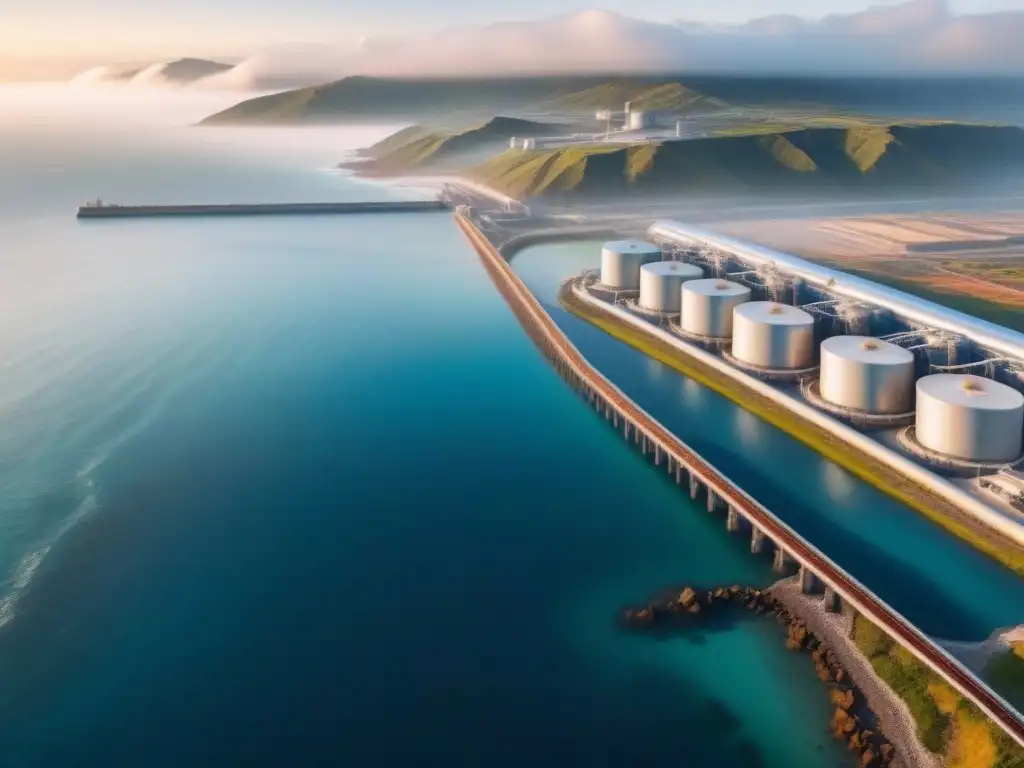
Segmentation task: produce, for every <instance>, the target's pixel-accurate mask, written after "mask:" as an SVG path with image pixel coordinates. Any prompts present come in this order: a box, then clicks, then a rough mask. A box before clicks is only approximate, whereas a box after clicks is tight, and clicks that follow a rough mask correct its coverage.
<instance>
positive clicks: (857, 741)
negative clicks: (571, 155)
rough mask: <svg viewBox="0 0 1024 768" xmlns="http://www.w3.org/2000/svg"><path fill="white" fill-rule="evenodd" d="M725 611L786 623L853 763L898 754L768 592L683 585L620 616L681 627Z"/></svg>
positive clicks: (853, 690) (830, 657)
mask: <svg viewBox="0 0 1024 768" xmlns="http://www.w3.org/2000/svg"><path fill="white" fill-rule="evenodd" d="M726 610H747V611H750V612H752V613H754V614H758V615H765V616H773V617H775V618H776V619H777V620H778V621H779V622H781V623H782V624H784V625H785V626H786V647H787V648H788V649H789V650H791V651H794V652H803V653H808V654H809V655H810V657H811V660H812V661H813V663H814V669H815V672H816V673H817V675H818V677H819V678H820V679H821V680H822V682H824V683H825V684H827V685H828V686H829V697H830V699H831V701H832V705H833V706H834V708H835V709H834V711H833V713H832V720H831V724H830V728H831V731H832V735H833V736H834V737H835V738H836V739H839V740H841V741H843V742H845V743H846V745H847V746H848V747H849V749H850V751H851V752H853V753H854V754H855V755H856V756H857V765H859V766H860V767H861V768H883V767H884V766H888V765H890V764H891V763H892V762H893V761H894V760H895V759H896V750H895V748H894V747H893V746H892V744H890V743H889V742H888V741H887V740H886V739H885V738H884V737H883V736H882V735H881V734H880V733H879V730H878V728H877V727H876V725H875V721H876V719H875V716H874V714H873V713H872V712H871V710H870V708H869V707H868V705H867V702H866V700H865V698H864V697H863V696H862V695H861V693H860V691H859V690H858V689H857V687H856V686H855V685H853V683H852V681H851V680H850V676H849V674H848V673H847V672H846V670H845V669H843V666H842V664H840V663H839V660H838V659H837V658H836V654H835V653H833V652H832V650H831V649H830V648H829V647H828V645H827V644H826V643H824V642H822V641H821V640H820V639H819V638H818V637H816V636H815V635H814V633H813V632H811V630H810V629H809V628H808V627H807V624H806V623H804V622H803V621H802V620H801V619H800V618H799V617H797V616H796V615H794V614H793V613H792V612H791V611H790V610H789V609H788V608H787V607H786V606H785V605H784V604H783V603H782V602H780V601H779V600H777V599H776V598H775V597H773V596H772V595H771V593H770V592H768V591H766V590H761V589H756V588H754V587H743V586H740V585H738V584H736V585H733V586H731V587H715V588H713V589H708V590H700V589H694V588H693V587H685V588H684V589H681V590H673V591H671V592H670V593H668V594H666V595H665V596H663V597H662V598H660V599H657V600H653V601H651V602H649V603H646V604H645V605H642V606H638V607H632V608H626V609H624V610H623V611H622V613H621V616H620V619H621V621H622V623H623V625H625V626H626V627H629V628H632V629H638V630H654V629H657V630H678V631H685V630H686V628H687V627H695V626H697V625H698V622H701V621H706V620H707V619H708V618H710V617H711V616H713V615H714V614H715V613H716V612H719V611H726Z"/></svg>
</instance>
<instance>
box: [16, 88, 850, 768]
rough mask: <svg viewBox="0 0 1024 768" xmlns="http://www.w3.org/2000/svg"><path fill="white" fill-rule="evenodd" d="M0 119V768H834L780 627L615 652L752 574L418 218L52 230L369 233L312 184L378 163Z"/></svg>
mask: <svg viewBox="0 0 1024 768" xmlns="http://www.w3.org/2000/svg"><path fill="white" fill-rule="evenodd" d="M12 94H13V95H15V96H17V97H18V98H22V99H26V100H27V101H31V104H30V107H31V109H29V108H26V109H25V111H24V112H22V113H20V117H19V118H18V119H16V120H14V121H13V124H12V123H10V122H8V123H5V124H4V125H3V126H0V165H2V167H3V168H4V169H5V174H4V175H3V176H0V230H2V231H3V232H4V248H3V250H2V252H0V306H3V307H4V310H5V320H6V322H5V323H4V324H3V325H2V327H0V370H2V374H3V375H2V376H0V427H2V428H0V578H2V580H3V585H2V593H0V594H2V598H0V600H2V602H0V623H2V626H0V721H2V722H3V723H4V727H3V729H0V755H2V762H3V764H4V765H11V766H46V767H47V768H50V767H51V766H62V765H76V766H93V765H96V766H100V765H103V766H109V765H147V766H164V765H166V766H180V765H254V766H256V765H267V766H270V765H275V766H276V765H325V764H345V765H367V766H370V765H372V766H379V765H402V766H406V765H508V766H517V767H518V766H522V765H565V764H575V763H586V764H590V765H608V766H612V765H615V766H619V765H633V764H637V763H641V762H642V763H645V764H651V765H668V764H679V763H682V762H685V764H687V765H691V766H737V767H740V766H742V767H743V768H750V767H752V766H778V767H779V768H782V767H783V766H785V767H787V768H788V767H791V766H796V767H801V766H806V767H807V768H820V767H821V766H826V765H845V764H847V761H848V760H849V757H848V756H847V755H846V754H845V752H844V751H843V750H840V749H839V747H838V746H837V745H835V744H833V743H832V742H831V740H830V737H829V736H828V735H827V732H826V723H827V719H828V712H829V710H828V705H827V698H826V695H825V691H824V690H823V688H822V687H821V686H820V684H819V683H818V681H817V680H816V678H815V676H814V674H813V670H812V668H811V665H810V664H809V662H808V660H807V659H806V658H801V657H799V656H795V655H791V654H788V653H787V652H786V651H785V650H784V648H783V646H782V640H783V638H782V634H781V631H780V629H779V628H778V627H777V626H775V625H772V624H767V623H756V622H751V621H740V622H739V623H736V624H733V625H726V626H716V627H715V628H713V629H712V628H708V630H707V631H706V632H703V633H699V634H693V635H690V636H688V637H686V638H679V639H673V640H664V641H655V640H652V639H650V638H645V637H638V636H632V635H628V634H624V633H622V632H621V631H620V630H619V629H618V628H617V627H616V625H615V621H614V619H615V615H616V612H617V610H618V608H620V607H621V605H622V604H623V603H626V602H631V601H634V600H637V599H642V598H644V597H647V596H648V595H649V594H650V593H651V592H653V591H656V590H659V589H660V588H662V587H663V586H665V585H668V584H676V583H686V582H700V583H709V584H713V583H721V582H734V581H739V582H750V583H767V582H768V581H769V580H770V578H771V575H770V573H769V570H768V563H767V561H766V560H763V559H756V558H751V557H749V555H748V554H747V551H746V550H747V545H746V543H745V542H742V541H740V540H739V539H733V538H730V537H727V536H726V535H725V534H724V532H723V531H722V526H721V521H720V520H718V519H716V518H715V517H713V516H709V515H707V514H706V513H705V512H703V510H701V509H700V507H699V506H695V505H693V504H691V503H690V502H689V501H688V500H687V499H686V498H685V497H684V496H683V495H681V494H680V493H679V492H678V491H677V489H676V488H675V487H674V486H673V485H672V484H671V483H670V482H669V480H668V478H667V477H666V476H664V475H662V474H661V473H660V472H657V471H655V470H654V469H652V468H651V467H649V466H648V465H647V464H645V463H644V461H643V460H642V459H641V458H640V457H639V456H638V455H637V454H636V453H634V452H632V451H631V450H630V449H629V448H627V447H626V445H625V444H624V443H623V442H622V441H621V439H620V438H619V437H618V435H617V433H615V432H613V431H611V430H610V429H608V428H607V427H606V425H605V424H604V423H603V421H602V420H600V419H598V418H596V417H595V416H594V414H593V413H592V412H590V411H589V409H588V408H587V407H586V405H585V404H583V403H582V402H580V401H579V400H577V399H576V398H575V397H574V396H573V395H572V393H571V392H570V391H569V390H568V388H567V387H565V386H564V384H563V383H562V382H561V381H560V379H559V378H558V377H557V375H556V374H555V373H554V371H553V370H552V369H551V368H550V367H549V366H548V365H547V364H546V363H545V362H544V361H543V360H542V358H541V357H540V356H539V355H538V354H537V352H536V350H535V349H534V348H533V346H532V345H531V343H530V342H529V341H528V339H527V338H526V336H525V335H524V334H523V332H522V330H521V329H520V327H519V326H518V325H517V323H516V321H515V320H514V318H513V316H512V315H511V313H510V312H509V311H508V309H507V308H506V307H505V305H504V304H503V303H502V301H501V299H500V298H499V296H498V294H497V293H496V291H495V290H494V289H493V287H492V286H491V284H490V283H489V282H488V280H487V278H486V275H485V273H484V271H483V270H482V268H481V267H480V266H479V264H478V261H477V259H476V256H475V255H474V254H473V253H472V252H471V251H470V249H469V248H468V247H467V246H466V244H465V242H464V240H463V239H462V237H461V235H460V234H459V233H458V231H457V230H456V229H455V227H454V226H453V225H452V223H451V221H450V219H449V218H447V217H446V216H444V215H439V214H415V215H382V216H354V217H345V218H341V217H336V218H335V217H307V218H287V219H245V220H239V219H231V220H215V219H207V220H179V221H167V220H165V221H123V222H88V223H78V222H76V221H75V220H74V219H73V218H72V216H71V213H72V212H73V209H74V206H75V205H76V204H78V203H79V202H81V201H82V200H83V199H85V198H87V197H94V196H97V195H100V196H103V197H104V198H105V199H107V200H109V201H112V202H123V203H128V202H140V201H146V202H171V201H191V200H210V201H220V200H238V199H245V200H254V201H262V200H281V199H324V198H327V199H368V198H376V199H379V198H380V197H381V195H383V194H397V193H396V192H394V191H385V190H382V189H379V188H376V187H373V186H368V185H364V184H357V183H355V182H352V181H351V180H347V179H345V178H343V177H340V176H338V175H336V174H333V173H330V172H328V171H327V170H326V169H327V167H328V166H329V164H330V162H331V161H332V159H334V158H336V157H337V156H338V155H339V154H340V153H342V152H344V151H345V150H347V149H349V148H351V147H353V146H358V145H359V144H361V143H367V142H368V141H371V140H372V139H373V137H374V136H375V135H384V134H385V133H386V132H387V129H385V128H376V129H361V130H360V131H358V132H353V131H345V130H332V131H321V132H297V133H293V132H288V131H274V132H269V133H266V134H264V133H258V132H257V133H255V134H254V133H249V132H238V133H235V132H226V133H225V132H217V133H210V132H205V131H200V130H192V129H186V128H183V127H180V126H181V124H182V123H184V122H187V121H186V120H184V119H178V118H177V117H175V116H174V115H171V114H168V113H167V112H159V114H157V110H156V108H155V106H153V108H152V109H146V110H143V112H142V113H141V116H140V115H138V114H137V113H135V112H130V111H128V110H126V105H124V104H117V105H106V106H107V107H108V109H107V111H106V112H104V111H103V110H96V109H92V110H91V111H88V112H86V111H82V112H81V114H79V112H76V111H75V110H76V109H84V107H85V106H90V107H91V106H94V105H91V104H89V103H88V100H83V101H82V104H79V103H78V102H77V101H75V100H71V99H69V100H68V101H67V102H66V101H59V102H58V101H54V103H53V104H51V101H48V99H49V100H55V99H57V97H60V98H64V96H63V95H62V94H57V93H52V92H48V93H41V94H37V93H33V94H30V95H31V96H32V99H34V101H32V100H30V99H28V96H26V94H25V93H24V92H17V93H15V92H14V91H10V90H8V91H3V92H0V97H11V98H8V100H7V101H6V102H5V106H7V105H9V104H11V103H12V102H13V101H14V100H13V97H12ZM127 106H130V105H127ZM151 106H152V105H151ZM206 106H207V107H208V106H209V105H206ZM115 107H116V108H117V109H116V110H115ZM58 108H59V109H58ZM204 108H206V107H204ZM190 109H192V110H193V112H199V108H198V107H195V106H190ZM211 111H212V110H211ZM111 113H113V114H115V115H117V116H123V115H125V114H131V115H132V116H133V121H132V122H131V125H130V129H128V128H126V127H125V126H124V124H122V123H121V122H117V121H114V120H109V121H107V122H104V121H103V120H99V119H98V118H95V117H89V115H95V114H111ZM58 115H59V117H58ZM198 116H200V115H198V114H195V115H190V119H192V118H193V117H198ZM136 117H137V118H138V119H134V118H136ZM171 117H175V119H174V120H171V119H170V118H171ZM175 126H177V127H175ZM403 194H409V193H403ZM780 702H781V703H780Z"/></svg>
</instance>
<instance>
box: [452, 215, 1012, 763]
mask: <svg viewBox="0 0 1024 768" xmlns="http://www.w3.org/2000/svg"><path fill="white" fill-rule="evenodd" d="M455 220H456V223H457V225H458V226H459V227H460V228H461V229H462V231H463V232H464V233H465V235H466V236H467V238H468V239H469V241H470V243H471V244H472V245H473V247H474V249H475V250H476V251H477V253H478V255H479V256H480V258H481V261H482V263H483V266H484V268H485V270H486V271H487V273H488V275H489V276H490V277H491V280H492V281H493V282H494V284H495V286H496V287H497V289H498V291H499V292H500V293H501V295H502V296H503V297H504V298H505V300H506V301H507V302H508V304H509V307H510V308H511V309H512V311H513V313H514V314H515V315H516V317H517V318H518V319H519V321H520V323H521V324H522V325H523V328H524V330H525V331H526V333H527V334H528V335H529V336H530V338H531V339H533V340H534V342H535V343H536V344H537V346H538V348H539V349H540V350H541V352H542V353H543V354H544V355H545V356H546V357H548V359H550V360H551V361H552V363H553V364H554V366H555V368H556V370H558V372H559V373H560V374H561V375H562V376H563V378H565V380H566V381H567V382H569V383H570V385H571V386H572V387H573V388H574V389H575V390H576V391H577V392H579V393H580V394H581V396H583V397H584V398H585V399H586V400H587V401H588V402H589V403H590V404H591V406H592V407H593V408H594V409H595V410H597V411H598V412H599V413H602V414H603V415H604V416H605V419H606V420H607V421H608V422H610V424H611V425H612V426H614V427H615V428H617V429H621V431H622V434H623V436H624V437H625V438H626V439H627V440H629V441H630V442H631V443H634V444H636V445H637V446H638V447H639V448H640V450H641V451H642V452H643V454H644V455H645V456H651V457H652V458H653V461H654V464H655V466H662V465H664V466H665V468H666V470H667V471H668V472H669V473H674V475H675V479H676V482H677V483H679V484H682V483H683V481H684V478H685V479H686V480H687V482H688V483H689V487H690V494H691V497H694V498H695V497H696V496H697V495H698V494H699V493H700V492H701V491H703V492H704V493H705V495H706V497H707V502H708V511H709V512H713V511H717V510H726V511H727V512H728V514H727V518H726V519H727V523H726V524H727V527H728V529H729V530H730V531H739V530H742V529H747V530H750V531H751V548H752V550H754V551H758V552H759V551H761V550H762V548H766V547H768V546H773V547H774V548H775V557H776V561H777V562H778V563H779V564H780V565H782V566H785V565H786V564H787V563H795V564H796V565H797V566H798V567H799V570H800V584H801V588H802V589H803V590H804V591H805V592H807V593H816V592H820V591H821V589H822V587H823V588H824V599H825V601H826V603H829V604H832V605H835V604H837V603H838V602H840V601H841V603H842V605H843V606H848V607H849V608H852V609H853V610H855V611H857V612H858V613H860V614H861V615H864V616H865V617H867V618H868V619H869V620H870V621H871V622H872V623H874V624H875V625H877V626H878V627H879V628H880V629H881V630H882V631H883V632H885V633H886V634H887V635H888V636H889V637H891V638H892V639H893V640H894V641H895V642H897V643H898V644H899V645H901V646H902V647H903V648H905V649H906V650H907V651H908V652H909V653H910V654H911V655H912V656H914V657H915V658H917V659H918V660H919V661H920V662H921V663H922V664H924V665H925V666H926V667H928V668H929V669H931V670H932V671H933V672H935V673H936V674H937V675H939V676H940V677H942V678H943V679H944V680H945V681H946V682H947V683H948V684H949V685H950V686H951V687H952V688H953V689H954V690H956V691H957V692H958V693H959V694H960V695H962V696H963V697H964V698H965V699H967V700H968V701H970V702H972V703H973V704H974V705H975V706H977V707H978V708H979V709H980V710H981V711H982V712H984V713H985V714H986V715H987V716H988V717H989V718H991V719H992V720H993V721H994V722H995V723H996V724H997V726H998V727H999V728H1000V729H1001V730H1003V731H1004V732H1005V733H1007V734H1008V735H1009V736H1010V738H1012V739H1013V740H1014V741H1016V742H1017V743H1018V744H1022V745H1024V719H1022V718H1021V716H1020V715H1019V714H1018V713H1017V712H1016V710H1014V708H1013V707H1012V706H1010V705H1009V704H1008V703H1007V702H1005V701H1004V700H1003V699H1002V698H1001V697H999V696H998V695H997V694H996V693H995V692H994V691H992V690H991V689H990V688H989V687H988V686H987V685H985V684H984V683H982V682H981V681H980V680H978V679H977V678H976V677H974V675H972V674H971V673H970V672H969V671H968V670H967V669H966V667H964V666H963V665H962V664H961V663H960V662H959V661H957V660H956V659H955V658H953V657H952V656H951V655H950V654H949V653H947V652H946V651H944V650H943V649H942V648H940V647H939V646H938V645H937V644H936V643H934V642H933V641H932V640H931V639H930V638H928V637H927V636H925V635H924V634H923V633H922V632H921V631H920V630H918V629H917V627H915V626H914V625H913V624H911V623H910V622H909V621H907V620H906V619H905V618H904V617H903V616H901V615H900V614H899V613H897V612H896V611H895V610H894V609H892V608H891V607H890V606H888V605H887V604H886V603H884V602H882V600H881V599H880V598H878V597H877V596H876V595H874V594H873V593H872V592H870V591H869V590H868V589H867V588H866V587H864V586H863V585H862V584H860V583H859V582H858V581H856V580H855V579H854V578H853V577H852V576H850V575H849V574H848V573H846V572H845V571H844V570H842V569H840V568H839V566H838V565H836V564H835V563H834V562H832V561H831V560H830V559H829V558H828V557H827V556H826V555H825V554H824V553H822V552H821V551H819V550H818V549H816V548H815V547H814V546H813V545H811V544H810V543H809V542H808V541H806V540H805V539H803V538H802V537H801V536H800V535H799V534H797V533H796V532H795V531H794V530H793V529H791V528H790V527H789V526H787V525H786V524H785V523H783V522H782V521H781V520H780V519H779V518H778V517H776V516H775V515H774V514H772V513H771V512H770V511H769V510H767V509H766V508H765V507H764V506H763V505H761V504H760V503H758V502H757V501H756V500H755V499H753V498H752V497H750V496H749V495H748V494H747V493H746V492H744V491H743V490H742V489H741V488H740V487H739V486H738V485H737V484H736V483H734V482H733V481H732V480H730V479H729V478H727V477H726V476H725V475H723V474H722V473H721V472H720V471H719V470H717V469H716V468H714V467H712V466H711V465H710V464H708V463H707V462H706V461H705V460H704V459H703V458H701V457H700V456H699V455H698V454H696V453H695V452H694V451H693V450H692V449H690V448H689V446H687V445H686V444H685V443H683V442H682V441H681V440H680V439H679V438H678V437H676V436H675V435H674V434H672V433H671V432H669V431H668V430H667V429H666V428H665V427H664V426H662V425H661V424H660V423H658V422H657V421H655V420H654V419H653V418H652V417H651V416H650V415H649V414H648V413H646V412H645V411H643V410H642V409H641V408H640V407H639V406H637V405H636V404H635V403H634V402H633V401H632V400H630V399H629V398H628V397H627V396H626V395H625V394H624V393H623V392H622V391H621V390H620V389H619V388H618V387H616V386H615V385H614V384H612V383H611V382H610V381H609V380H608V379H607V378H606V377H605V376H603V375H602V374H601V373H600V372H599V371H598V370H596V369H595V368H594V367H593V366H591V365H590V363H589V362H588V361H587V360H586V359H585V358H584V357H583V356H582V355H581V354H580V352H579V351H578V350H577V349H576V347H575V346H574V345H573V344H572V342H570V341H569V339H568V337H566V335H565V334H564V333H563V332H562V331H561V329H560V328H559V327H558V326H557V324H555V322H554V321H553V320H552V319H551V317H550V316H549V315H548V314H547V312H546V311H545V310H544V309H543V307H542V306H541V305H540V303H539V302H538V301H537V299H536V298H535V297H534V296H533V294H532V293H531V292H530V290H529V289H528V288H527V287H526V286H525V285H524V284H523V283H522V281H521V280H520V279H519V277H518V276H517V275H516V274H515V272H514V271H513V270H512V268H511V266H510V265H509V264H508V262H507V261H506V260H505V259H504V258H503V257H502V256H501V254H499V253H498V251H497V250H496V249H495V248H494V246H493V244H491V243H490V241H488V240H487V238H486V237H485V236H484V235H483V234H482V232H481V231H480V230H479V229H478V228H477V227H476V225H475V224H474V223H473V222H472V221H471V220H470V219H469V218H468V216H467V215H466V212H465V211H464V210H463V209H461V208H459V209H456V214H455Z"/></svg>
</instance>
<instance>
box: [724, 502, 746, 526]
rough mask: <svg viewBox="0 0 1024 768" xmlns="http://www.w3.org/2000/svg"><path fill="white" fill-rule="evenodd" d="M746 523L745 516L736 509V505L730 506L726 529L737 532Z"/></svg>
mask: <svg viewBox="0 0 1024 768" xmlns="http://www.w3.org/2000/svg"><path fill="white" fill-rule="evenodd" d="M743 523H744V517H743V515H741V514H740V513H739V512H737V511H736V507H733V506H730V507H729V512H728V514H727V515H726V517H725V530H727V531H728V532H729V533H736V532H737V531H739V530H742V528H743Z"/></svg>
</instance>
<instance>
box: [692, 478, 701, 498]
mask: <svg viewBox="0 0 1024 768" xmlns="http://www.w3.org/2000/svg"><path fill="white" fill-rule="evenodd" d="M698 490H700V480H698V479H697V478H696V476H695V475H694V474H693V473H692V472H691V473H690V498H691V499H696V498H697V491H698Z"/></svg>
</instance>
